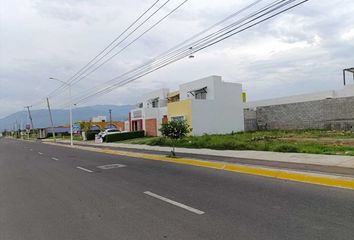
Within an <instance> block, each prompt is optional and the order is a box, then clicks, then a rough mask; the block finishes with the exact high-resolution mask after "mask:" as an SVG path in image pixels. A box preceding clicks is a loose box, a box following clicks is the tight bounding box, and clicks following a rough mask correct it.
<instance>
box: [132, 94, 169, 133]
mask: <svg viewBox="0 0 354 240" xmlns="http://www.w3.org/2000/svg"><path fill="white" fill-rule="evenodd" d="M168 92H169V90H168V89H166V88H163V89H159V90H156V91H153V92H150V93H148V94H145V95H144V96H143V97H142V100H141V102H139V103H138V104H137V105H136V108H135V109H133V110H131V111H130V112H129V128H130V131H139V130H144V131H145V132H146V135H147V136H159V135H160V133H159V131H158V129H159V128H160V126H161V124H162V122H163V121H165V120H164V119H166V118H167V94H168Z"/></svg>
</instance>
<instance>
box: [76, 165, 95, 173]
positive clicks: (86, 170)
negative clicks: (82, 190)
mask: <svg viewBox="0 0 354 240" xmlns="http://www.w3.org/2000/svg"><path fill="white" fill-rule="evenodd" d="M76 168H78V169H80V170H82V171H85V172H89V173H92V172H93V171H91V170H90V169H87V168H83V167H80V166H77V167H76Z"/></svg>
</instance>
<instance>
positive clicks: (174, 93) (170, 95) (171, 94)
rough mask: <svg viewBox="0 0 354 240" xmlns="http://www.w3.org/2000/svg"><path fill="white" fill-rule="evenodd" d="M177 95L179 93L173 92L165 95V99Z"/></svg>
mask: <svg viewBox="0 0 354 240" xmlns="http://www.w3.org/2000/svg"><path fill="white" fill-rule="evenodd" d="M178 95H179V91H173V92H169V93H168V94H167V98H173V97H176V96H178Z"/></svg>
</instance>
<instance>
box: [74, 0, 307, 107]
mask: <svg viewBox="0 0 354 240" xmlns="http://www.w3.org/2000/svg"><path fill="white" fill-rule="evenodd" d="M295 1H296V0H290V1H287V2H284V1H281V2H284V3H282V4H280V5H279V6H277V7H275V8H273V9H271V10H269V11H267V12H266V13H264V14H261V15H260V16H257V17H255V18H254V19H252V20H250V21H248V22H246V23H245V24H243V25H241V26H243V28H241V29H240V30H238V31H236V32H235V30H237V29H239V28H240V26H239V27H236V28H233V29H231V30H229V31H226V32H225V33H223V34H221V35H218V36H217V37H214V38H212V39H211V40H209V41H207V42H206V43H204V45H200V46H197V48H195V49H192V50H191V51H190V53H195V52H198V51H201V50H203V49H205V48H207V47H210V46H212V45H214V44H216V43H218V42H220V41H223V40H225V39H227V38H229V37H231V36H233V35H235V34H238V33H240V32H243V31H245V30H247V29H249V28H251V27H253V26H256V25H258V24H260V23H262V22H264V21H267V20H269V19H270V18H273V17H275V16H277V15H279V14H281V13H283V12H285V11H288V10H290V9H292V8H294V7H297V6H299V5H300V4H303V3H305V2H307V1H309V0H304V1H301V2H299V3H297V4H294V5H292V6H290V7H287V8H285V9H283V10H281V11H278V12H276V13H274V14H270V13H272V12H274V11H276V10H278V9H280V8H282V7H284V6H286V5H289V4H290V3H292V2H295ZM276 2H277V1H276ZM279 3H280V2H278V3H277V4H279ZM268 14H270V16H267V15H268ZM262 17H264V18H262ZM260 18H262V19H260ZM258 19H260V20H258ZM256 20H258V21H256ZM253 21H256V22H255V23H252V22H253ZM247 24H250V25H248V26H245V25H247ZM190 53H188V54H183V53H182V54H180V56H177V57H175V59H171V60H169V61H167V62H165V63H163V64H160V65H159V66H156V67H155V68H153V69H151V70H148V71H146V72H143V73H141V74H140V75H137V76H133V77H131V78H128V79H125V80H123V81H121V82H118V83H116V84H113V85H112V86H109V87H106V88H104V89H101V90H99V91H97V92H96V93H94V94H91V95H88V96H86V97H83V98H81V99H80V100H79V101H77V103H79V102H83V101H84V100H87V99H88V98H91V97H94V96H97V95H102V94H105V93H108V92H110V91H112V90H114V89H115V88H117V87H120V86H122V85H125V84H127V83H129V82H131V81H134V80H136V79H138V78H141V77H142V76H145V75H147V74H149V73H151V72H154V71H156V70H158V69H160V68H162V67H164V66H167V65H169V64H171V63H173V62H176V61H178V60H180V59H182V58H184V57H185V56H188V55H189V54H190Z"/></svg>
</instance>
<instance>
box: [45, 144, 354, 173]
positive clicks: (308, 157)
mask: <svg viewBox="0 0 354 240" xmlns="http://www.w3.org/2000/svg"><path fill="white" fill-rule="evenodd" d="M46 141H48V140H46ZM58 142H59V143H69V140H60V141H58ZM75 144H78V145H87V146H95V147H107V148H119V149H124V150H131V151H136V150H140V151H148V152H154V153H158V152H160V153H161V154H166V153H168V152H170V151H171V147H160V146H149V145H140V144H125V143H94V142H81V141H75ZM176 153H179V154H191V155H196V156H201V155H202V156H213V157H225V158H237V159H249V160H261V161H264V162H279V163H295V164H307V165H319V166H331V167H341V168H353V170H354V157H353V156H340V155H324V154H305V153H280V152H267V151H249V150H243V151H235V150H213V149H193V148H176ZM213 159H214V158H213Z"/></svg>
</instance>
